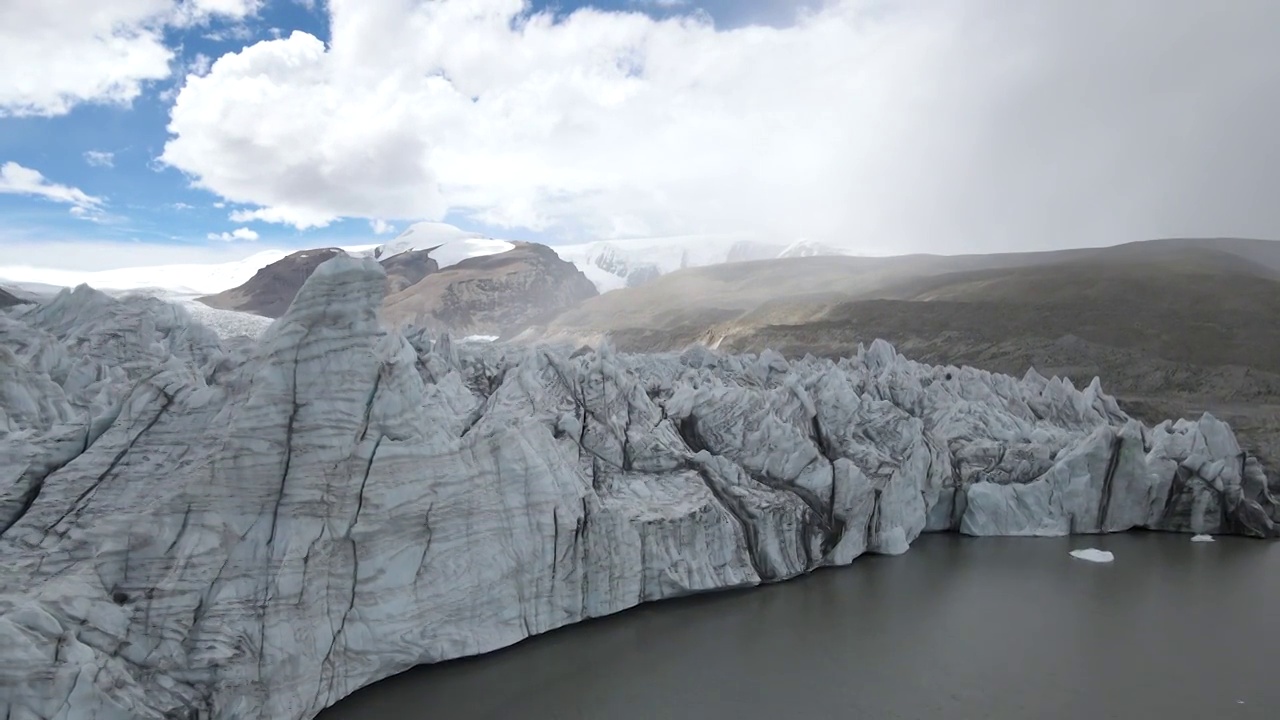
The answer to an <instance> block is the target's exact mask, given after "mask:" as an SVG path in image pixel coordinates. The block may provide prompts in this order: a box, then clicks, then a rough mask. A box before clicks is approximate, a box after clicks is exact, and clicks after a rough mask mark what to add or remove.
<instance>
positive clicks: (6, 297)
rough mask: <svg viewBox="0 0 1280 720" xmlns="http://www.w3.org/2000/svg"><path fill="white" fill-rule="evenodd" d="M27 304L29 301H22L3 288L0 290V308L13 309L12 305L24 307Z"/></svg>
mask: <svg viewBox="0 0 1280 720" xmlns="http://www.w3.org/2000/svg"><path fill="white" fill-rule="evenodd" d="M28 302H30V301H29V300H23V299H22V298H20V297H18V296H16V295H14V294H12V293H10V292H8V291H6V290H5V289H4V288H0V308H7V307H13V306H14V305H25V304H27V303H28Z"/></svg>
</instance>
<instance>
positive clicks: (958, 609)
mask: <svg viewBox="0 0 1280 720" xmlns="http://www.w3.org/2000/svg"><path fill="white" fill-rule="evenodd" d="M1188 537H1189V536H1186V535H1165V534H1157V533H1133V534H1125V535H1112V536H1104V537H1076V538H1049V539H1026V538H977V539H975V538H964V537H960V536H955V535H927V536H924V537H922V538H920V539H919V540H917V541H916V542H915V543H914V544H913V546H912V548H911V550H910V552H908V553H907V554H905V555H903V556H900V557H873V556H866V557H863V558H860V559H858V560H857V561H855V562H854V564H853V565H852V566H850V567H846V568H839V569H832V570H825V571H822V572H819V573H816V574H814V575H812V576H809V577H806V578H801V579H798V580H794V581H791V582H788V583H782V584H779V585H772V586H768V587H763V588H757V589H753V590H747V591H741V592H733V593H717V594H712V595H705V596H700V597H696V598H688V599H683V600H674V601H667V602H661V603H654V604H649V605H644V606H641V607H639V608H636V609H634V610H629V611H627V612H625V613H622V614H620V615H616V616H613V617H610V618H606V619H602V620H595V621H591V622H587V623H584V624H580V625H577V626H572V627H569V628H565V629H562V630H558V631H555V632H552V633H548V634H546V635H542V636H539V637H535V638H533V639H531V640H527V641H525V642H523V643H520V644H519V645H517V646H515V647H512V648H508V649H506V650H502V651H499V652H495V653H491V654H489V655H485V656H482V657H479V658H470V659H465V660H459V661H453V662H448V663H442V664H438V665H434V666H427V667H421V668H418V669H415V670H412V671H410V672H407V673H404V674H402V675H399V676H397V677H394V678H390V679H388V680H385V681H383V682H381V683H377V684H376V685H373V686H371V687H368V688H365V689H364V690H361V691H360V692H358V693H356V694H354V695H352V696H351V697H349V698H347V699H346V700H344V701H343V702H341V703H339V704H338V705H337V706H335V707H333V708H331V709H329V710H328V711H326V712H325V713H323V714H322V715H321V716H320V717H321V718H322V719H323V720H355V719H357V718H372V717H388V718H406V719H412V718H423V719H424V720H426V719H427V718H430V719H431V720H444V719H448V720H452V719H457V720H481V719H483V720H510V719H513V718H520V719H522V720H541V719H548V720H549V719H552V718H554V719H556V720H561V719H563V720H574V719H577V718H584V719H585V718H592V719H594V718H602V719H608V720H641V719H644V720H649V719H653V718H672V719H674V718H699V719H700V720H721V719H725V720H728V719H730V718H732V719H733V720H754V719H756V718H760V719H765V718H768V719H770V720H777V719H778V718H792V717H822V718H841V719H844V718H849V719H850V720H862V719H881V718H884V719H889V720H897V719H899V718H928V719H929V720H935V719H938V718H947V719H953V718H954V719H960V718H973V719H991V720H1028V719H1029V718H1089V719H1090V720H1102V719H1104V718H1123V719H1124V720H1133V719H1134V718H1152V719H1162V720H1168V719H1181V718H1186V719H1188V720H1192V719H1196V720H1200V719H1208V720H1235V719H1236V718H1240V719H1242V720H1243V719H1247V718H1258V719H1262V718H1265V719H1266V720H1274V719H1275V718H1277V717H1280V671H1278V670H1277V667H1278V666H1277V663H1278V662H1280V604H1278V603H1277V599H1278V598H1280V543H1274V542H1267V541H1258V540H1245V539H1232V538H1219V539H1218V541H1217V542H1214V543H1203V544H1200V543H1192V542H1190V541H1189V539H1188ZM1086 547H1097V548H1102V549H1106V550H1111V551H1112V552H1114V553H1115V556H1116V559H1115V562H1114V563H1111V564H1095V563H1089V562H1085V561H1082V560H1077V559H1074V558H1072V557H1070V556H1069V555H1068V554H1067V553H1068V551H1070V550H1072V549H1076V548H1086Z"/></svg>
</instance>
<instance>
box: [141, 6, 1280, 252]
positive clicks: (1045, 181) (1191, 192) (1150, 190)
mask: <svg viewBox="0 0 1280 720" xmlns="http://www.w3.org/2000/svg"><path fill="white" fill-rule="evenodd" d="M326 10H327V12H328V13H329V15H330V23H331V35H332V37H331V42H330V43H329V44H328V45H327V46H326V44H325V43H323V42H321V41H320V40H319V39H317V38H315V37H312V36H310V35H307V34H305V33H300V32H295V33H293V34H292V35H289V36H287V37H283V38H280V39H277V40H271V41H263V42H259V43H256V44H254V45H251V46H249V47H247V48H245V49H244V50H242V51H240V52H237V53H232V54H228V55H224V56H223V57H221V58H219V59H217V60H216V61H215V62H214V63H213V65H212V66H211V68H210V69H209V72H208V73H207V74H205V75H203V76H200V77H195V76H190V77H188V78H187V81H186V84H185V86H184V87H183V89H182V90H181V92H180V93H179V95H178V97H177V99H176V101H175V104H174V107H173V109H172V114H171V118H170V125H169V131H170V133H171V137H170V140H169V142H168V143H167V144H166V147H165V150H164V153H163V155H162V158H161V159H162V161H163V162H165V163H167V164H169V165H171V166H173V167H176V168H179V169H181V170H182V171H184V172H186V173H187V174H188V175H189V176H190V177H191V179H192V182H193V184H194V185H196V186H198V187H200V188H204V189H207V190H209V191H212V192H214V193H216V194H218V195H220V196H221V197H222V198H224V199H225V200H227V201H229V202H234V203H236V204H239V205H241V206H245V207H246V209H242V210H238V211H237V212H236V213H235V214H234V215H233V216H232V217H233V219H234V220H235V221H237V222H248V221H251V220H253V221H262V222H272V223H283V224H289V225H293V226H296V227H298V228H308V227H319V226H324V225H326V224H328V223H331V222H333V221H334V220H336V219H338V218H343V217H359V218H365V219H367V220H375V219H379V218H390V219H418V218H425V219H440V218H441V217H443V216H444V214H445V213H446V212H448V211H450V210H453V211H457V212H460V213H463V214H467V215H470V216H471V217H473V218H474V219H476V220H479V221H482V222H484V223H487V224H490V225H496V226H507V227H523V228H529V229H534V230H553V231H561V232H564V233H566V234H574V235H586V236H593V237H594V236H624V235H674V234H684V233H705V232H738V231H751V232H757V233H761V234H768V235H777V236H782V237H788V238H795V237H802V236H803V237H808V238H811V239H813V240H815V241H818V242H826V243H833V244H840V245H844V246H846V247H853V248H855V249H864V250H868V251H883V250H886V249H889V250H895V251H904V252H905V251H928V250H934V251H937V250H949V249H963V250H968V251H979V252H981V251H996V250H1008V249H1038V248H1046V247H1055V246H1062V245H1070V244H1076V245H1079V244H1101V243H1106V242H1116V241H1123V240H1132V239H1137V238H1140V237H1148V236H1154V235H1168V234H1241V235H1268V234H1269V235H1280V203H1275V202H1274V201H1273V200H1274V199H1273V198H1271V197H1270V194H1271V193H1270V189H1271V188H1274V187H1276V186H1277V185H1278V184H1280V149H1278V148H1280V144H1278V143H1276V142H1274V140H1273V135H1274V127H1275V126H1276V123H1277V122H1280V82H1278V81H1277V74H1276V73H1277V70H1276V67H1277V66H1276V63H1275V62H1274V52H1275V51H1274V48H1275V47H1276V45H1277V44H1278V43H1280V3H1276V2H1273V1H1272V0H1235V1H1233V2H1231V3H1227V4H1219V5H1212V4H1209V3H1204V2H1202V0H1128V1H1127V2H1123V3H1081V2H1074V1H1070V0H1046V1H1045V2H1038V3H1023V4H1015V5H1010V4H1009V3H1006V2H1001V1H999V0H972V1H971V2H950V1H947V0H933V1H922V2H895V1H893V0H830V1H829V2H827V3H825V4H824V5H822V6H821V7H820V8H818V9H816V10H813V11H811V12H805V13H802V14H801V15H800V18H799V20H798V21H797V23H796V24H795V25H794V26H791V27H786V28H771V27H744V28H739V29H733V30H723V29H719V28H717V27H715V26H714V25H713V24H712V23H711V22H710V21H709V20H707V19H706V16H705V15H703V14H694V15H689V16H683V17H676V18H672V19H668V20H662V21H658V20H655V19H653V18H651V17H649V16H646V15H644V14H641V13H636V12H630V13H627V12H605V11H600V10H593V9H584V10H579V11H576V12H574V13H572V14H571V15H569V16H568V17H567V18H562V19H560V20H555V19H554V18H553V17H552V16H551V15H549V14H529V12H528V10H527V5H526V3H524V2H522V1H521V0H439V1H436V2H410V1H409V0H330V1H329V2H328V3H327V4H326Z"/></svg>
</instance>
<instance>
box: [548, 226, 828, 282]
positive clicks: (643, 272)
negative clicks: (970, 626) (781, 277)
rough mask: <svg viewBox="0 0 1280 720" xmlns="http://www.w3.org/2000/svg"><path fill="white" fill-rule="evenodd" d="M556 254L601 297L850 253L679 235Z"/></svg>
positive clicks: (804, 244)
mask: <svg viewBox="0 0 1280 720" xmlns="http://www.w3.org/2000/svg"><path fill="white" fill-rule="evenodd" d="M555 251H556V252H557V253H558V254H559V255H560V257H562V258H564V259H565V260H568V261H570V262H572V263H573V264H575V265H577V266H578V269H579V270H581V271H582V272H583V274H585V275H586V276H587V277H588V278H590V279H591V281H592V282H594V283H595V284H596V288H597V289H599V291H600V292H602V293H604V292H608V291H610V290H617V289H619V288H624V287H634V286H636V285H642V284H644V283H646V282H648V281H650V280H652V279H653V278H655V277H657V276H659V275H664V274H666V273H669V272H674V271H676V270H679V269H681V268H685V267H703V266H706V265H719V264H721V263H730V262H748V261H751V260H771V259H773V258H787V257H813V256H817V255H847V254H848V252H847V251H845V250H841V249H840V248H836V247H833V246H830V245H823V244H821V243H817V242H813V241H811V240H797V241H795V242H791V243H790V244H788V243H786V242H783V241H772V240H763V239H760V238H756V237H750V236H745V235H679V236H674V237H665V238H637V239H628V240H600V241H596V242H590V243H582V244H577V245H556V246H555Z"/></svg>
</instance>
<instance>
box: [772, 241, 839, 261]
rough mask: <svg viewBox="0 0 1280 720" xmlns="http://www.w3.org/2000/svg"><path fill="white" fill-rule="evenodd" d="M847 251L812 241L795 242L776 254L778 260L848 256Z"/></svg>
mask: <svg viewBox="0 0 1280 720" xmlns="http://www.w3.org/2000/svg"><path fill="white" fill-rule="evenodd" d="M848 254H849V251H847V250H843V249H841V248H838V247H834V246H831V245H824V244H822V243H819V242H814V241H812V240H797V241H795V242H793V243H791V244H790V245H788V246H787V247H786V249H785V250H783V251H782V252H780V253H778V257H780V258H793V257H819V256H823V255H848Z"/></svg>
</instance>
